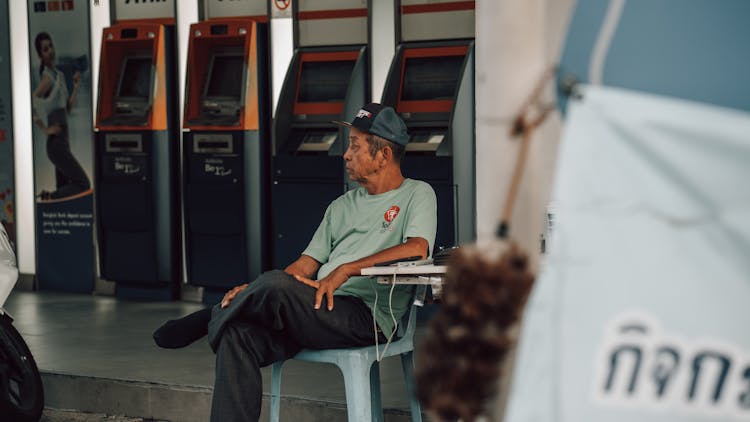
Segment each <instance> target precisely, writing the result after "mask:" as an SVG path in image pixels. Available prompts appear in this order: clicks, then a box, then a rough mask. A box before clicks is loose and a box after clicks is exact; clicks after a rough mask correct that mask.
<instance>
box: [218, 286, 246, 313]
mask: <svg viewBox="0 0 750 422" xmlns="http://www.w3.org/2000/svg"><path fill="white" fill-rule="evenodd" d="M246 288H247V283H245V284H240V285H239V286H237V287H235V288H234V289H232V290H230V291H228V292H227V293H226V294H225V295H224V298H223V299H221V307H222V308H226V307H227V306H229V302H231V301H232V299H234V298H235V297H236V296H237V295H238V294H239V293H240V292H241V291H243V290H245V289H246Z"/></svg>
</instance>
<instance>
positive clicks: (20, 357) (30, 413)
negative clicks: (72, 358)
mask: <svg viewBox="0 0 750 422" xmlns="http://www.w3.org/2000/svg"><path fill="white" fill-rule="evenodd" d="M42 410H44V389H43V387H42V377H41V376H40V375H39V369H38V368H37V366H36V362H35V361H34V357H33V356H31V352H30V351H29V348H28V347H27V346H26V342H24V341H23V338H21V335H20V334H18V331H16V329H15V328H14V327H13V325H12V324H11V321H10V318H8V317H7V316H6V315H0V419H2V420H3V421H6V420H7V421H17V422H30V421H38V420H39V419H40V418H41V417H42ZM6 418H7V419H6Z"/></svg>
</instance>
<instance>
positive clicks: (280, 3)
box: [273, 0, 292, 10]
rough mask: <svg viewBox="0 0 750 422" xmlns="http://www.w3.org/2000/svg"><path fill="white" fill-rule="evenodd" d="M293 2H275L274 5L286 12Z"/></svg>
mask: <svg viewBox="0 0 750 422" xmlns="http://www.w3.org/2000/svg"><path fill="white" fill-rule="evenodd" d="M291 2H292V0H273V4H274V5H276V8H277V9H279V10H286V8H287V7H289V3H291Z"/></svg>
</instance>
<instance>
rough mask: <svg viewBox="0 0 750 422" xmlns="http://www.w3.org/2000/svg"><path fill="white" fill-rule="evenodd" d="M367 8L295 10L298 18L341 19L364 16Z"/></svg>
mask: <svg viewBox="0 0 750 422" xmlns="http://www.w3.org/2000/svg"><path fill="white" fill-rule="evenodd" d="M366 17H367V8H364V9H337V10H308V11H300V12H297V19H299V20H302V21H304V20H313V19H341V18H366Z"/></svg>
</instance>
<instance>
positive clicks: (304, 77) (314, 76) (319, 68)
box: [297, 60, 355, 103]
mask: <svg viewBox="0 0 750 422" xmlns="http://www.w3.org/2000/svg"><path fill="white" fill-rule="evenodd" d="M354 64H355V61H354V60H337V61H308V62H302V67H301V69H300V77H299V91H298V93H297V101H298V102H300V103H328V102H343V101H344V99H345V97H346V88H347V87H348V86H349V79H350V78H351V75H352V71H353V70H354Z"/></svg>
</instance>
